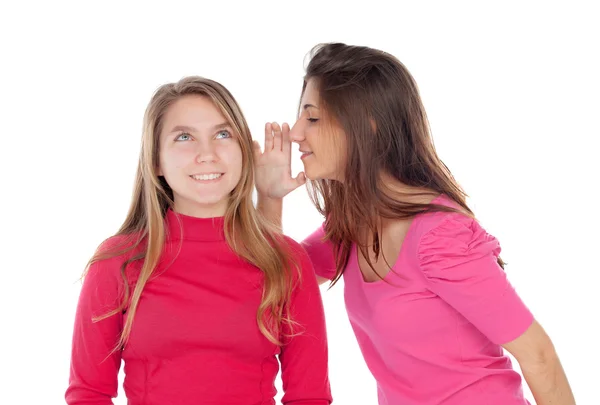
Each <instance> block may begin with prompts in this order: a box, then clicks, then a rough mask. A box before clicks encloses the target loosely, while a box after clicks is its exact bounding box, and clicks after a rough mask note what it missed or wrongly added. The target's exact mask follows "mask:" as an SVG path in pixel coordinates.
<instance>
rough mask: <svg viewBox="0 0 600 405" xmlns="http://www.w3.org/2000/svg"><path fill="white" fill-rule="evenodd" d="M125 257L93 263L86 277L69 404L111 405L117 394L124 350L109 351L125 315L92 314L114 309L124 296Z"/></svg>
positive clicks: (77, 318) (75, 335) (79, 306)
mask: <svg viewBox="0 0 600 405" xmlns="http://www.w3.org/2000/svg"><path fill="white" fill-rule="evenodd" d="M122 262H123V259H119V258H114V259H108V260H103V261H100V262H96V263H94V264H93V265H92V266H90V268H89V271H88V273H87V275H86V277H85V279H84V281H83V286H82V288H81V292H80V295H79V302H78V304H77V311H76V315H75V327H74V331H73V344H72V352H71V370H70V376H69V387H68V388H67V391H66V393H65V399H66V401H67V404H71V405H75V404H86V405H108V404H112V403H113V402H112V398H115V397H116V396H117V388H118V373H119V368H120V366H121V352H120V351H117V352H115V353H113V354H112V355H110V356H109V353H110V352H111V351H112V349H113V348H114V347H115V345H116V344H117V341H118V339H119V336H120V333H121V330H122V326H123V316H122V314H121V313H118V314H116V315H114V316H111V317H109V318H106V319H103V320H101V321H97V322H94V321H92V318H93V317H96V316H99V315H104V314H106V313H108V312H110V311H111V310H113V309H115V308H116V307H117V306H118V305H119V303H120V300H121V298H122V292H123V287H122V286H123V280H122V278H121V275H120V266H121V263H122Z"/></svg>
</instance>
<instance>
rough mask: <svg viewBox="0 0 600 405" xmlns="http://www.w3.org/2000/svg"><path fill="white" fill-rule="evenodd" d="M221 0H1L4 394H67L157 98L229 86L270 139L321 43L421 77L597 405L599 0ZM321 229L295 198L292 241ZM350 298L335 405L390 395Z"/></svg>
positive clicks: (334, 333) (302, 198)
mask: <svg viewBox="0 0 600 405" xmlns="http://www.w3.org/2000/svg"><path fill="white" fill-rule="evenodd" d="M205 3H207V4H205ZM216 3H218V2H217V1H214V2H202V1H194V2H189V3H185V4H184V3H178V2H169V3H167V2H161V4H160V5H154V4H150V3H145V4H142V3H141V2H140V3H139V4H135V5H134V4H133V3H129V2H118V3H117V2H96V3H94V5H92V3H91V2H72V3H66V2H60V1H58V2H57V1H52V2H41V1H40V2H37V3H36V2H27V3H25V2H22V3H20V4H19V5H16V4H13V5H9V4H8V2H3V3H2V6H0V44H1V52H2V53H1V58H2V62H0V69H1V71H0V85H1V87H0V103H1V105H0V107H1V108H0V130H1V131H2V138H1V141H0V145H1V147H0V165H1V174H2V188H1V190H2V191H1V192H2V198H1V199H0V204H2V205H1V209H2V217H1V219H0V224H1V229H2V238H3V242H2V244H1V245H0V246H1V247H0V248H1V260H2V261H1V278H0V300H1V303H0V311H1V322H2V323H1V324H0V325H1V336H2V342H3V343H2V348H3V350H2V352H3V354H2V356H0V370H1V376H0V387H1V388H2V396H1V399H0V402H1V403H2V404H11V405H13V404H15V405H16V404H42V403H43V404H61V403H63V399H62V397H63V394H64V391H65V389H66V386H67V378H68V371H69V356H70V339H71V331H72V322H73V316H74V311H75V305H76V301H77V297H78V294H79V289H80V284H79V283H78V282H77V279H78V277H79V276H80V274H81V272H82V270H83V268H84V265H85V263H86V261H87V260H88V258H89V257H90V255H91V254H92V253H93V251H94V249H95V248H96V246H97V245H98V244H99V243H100V242H101V241H102V240H103V239H104V238H106V237H108V236H110V235H111V234H113V233H114V232H115V231H116V230H117V228H118V227H119V225H120V224H121V222H122V221H123V219H124V218H125V214H126V210H127V207H128V204H129V198H130V195H131V189H132V185H133V176H134V172H135V168H136V163H137V155H138V147H139V142H140V136H141V124H142V115H143V112H144V109H145V107H146V104H147V102H148V101H149V99H150V96H151V95H152V93H153V91H154V90H155V89H156V88H157V87H158V86H159V85H161V84H163V83H165V82H168V81H176V80H178V79H180V78H181V77H182V76H185V75H190V74H197V75H203V76H206V77H209V78H212V79H215V80H218V81H220V82H221V83H223V84H224V85H225V86H226V87H228V88H229V89H230V90H231V92H232V93H233V94H234V96H235V97H236V98H237V100H238V101H239V103H240V104H241V106H242V108H243V110H244V112H245V114H246V116H247V119H248V121H249V123H250V127H251V129H252V131H253V134H254V136H255V137H256V138H257V139H259V140H260V142H261V143H262V142H263V139H262V137H263V126H264V123H265V122H266V121H275V120H276V121H279V122H281V121H287V122H293V121H294V116H295V111H296V106H297V103H298V99H299V96H300V89H301V84H302V75H303V72H304V71H303V67H304V62H303V60H304V56H305V54H306V53H307V52H308V51H309V50H310V48H311V47H312V46H313V45H315V44H317V43H319V42H329V41H342V42H346V43H349V44H356V45H367V46H372V47H376V48H380V49H384V50H386V51H388V52H390V53H392V54H394V55H396V56H397V57H398V58H399V59H400V60H401V61H403V62H404V63H405V64H406V66H407V67H408V68H409V70H410V71H411V72H412V74H413V75H414V77H415V78H416V80H417V82H418V84H419V86H420V89H421V92H422V96H423V100H424V103H425V106H426V109H427V111H428V114H429V117H430V121H431V125H432V129H433V135H434V139H435V142H436V146H437V148H438V152H439V154H440V155H441V157H442V159H443V160H444V161H445V162H446V164H447V165H448V166H449V167H450V169H451V170H452V171H453V173H454V174H455V176H456V177H457V179H458V180H459V182H460V183H461V184H462V185H463V186H464V187H465V188H466V190H467V192H468V193H469V194H470V196H471V199H470V204H471V206H472V208H474V210H475V212H476V214H477V216H478V217H479V218H480V220H481V221H482V223H483V224H484V226H485V227H486V228H487V229H488V231H489V232H490V233H492V234H494V235H495V236H497V237H498V238H499V239H500V241H501V243H502V245H503V258H504V259H505V260H506V261H507V262H508V267H507V272H508V274H509V277H510V279H511V281H512V282H513V284H514V285H515V286H516V288H517V290H518V291H519V293H520V294H521V296H522V297H523V299H524V300H525V301H526V303H527V304H528V305H529V307H530V308H531V310H532V311H533V312H534V314H535V315H536V317H537V318H538V320H539V321H540V322H541V323H542V325H543V326H544V327H545V329H546V330H547V331H548V333H549V334H550V336H551V337H552V339H553V341H554V343H555V346H556V348H557V350H558V352H559V355H560V357H561V359H562V362H563V365H564V368H565V369H566V371H567V374H568V377H569V379H570V382H571V385H572V388H573V390H574V392H575V395H576V398H577V399H578V404H584V405H587V404H590V405H591V404H597V403H599V402H598V401H599V399H598V398H599V395H598V394H597V384H598V381H600V372H599V371H598V365H599V364H600V354H599V351H598V338H599V333H598V320H599V319H600V317H599V315H598V312H599V309H600V299H599V298H598V297H599V295H600V294H599V293H598V281H599V277H598V271H599V270H600V265H599V261H598V253H597V252H598V250H599V242H600V237H599V236H598V233H599V229H600V221H599V215H598V210H597V208H598V200H597V193H596V191H597V189H598V184H599V182H598V179H597V177H598V174H600V170H599V169H600V165H599V163H598V156H597V150H598V149H597V145H598V143H597V140H598V137H599V135H600V131H599V128H600V125H599V123H598V117H599V114H598V112H599V111H600V109H599V107H600V105H599V104H600V103H599V97H600V96H599V94H600V85H599V84H600V83H599V79H598V74H599V72H600V64H599V62H598V59H597V58H598V49H599V46H598V42H599V41H598V39H599V38H600V30H599V29H598V17H599V16H598V12H596V11H594V10H593V9H592V6H591V5H592V3H593V2H591V1H590V2H587V3H584V2H580V1H568V2H567V1H564V2H560V3H559V2H549V1H548V2H531V1H519V2H514V3H511V2H506V1H503V2H495V3H492V2H471V3H466V2H457V1H452V2H430V1H420V2H416V1H415V2H410V3H405V2H394V6H393V7H394V8H393V9H392V8H391V7H392V6H390V5H386V4H384V3H380V2H378V1H368V2H364V3H362V4H355V5H351V4H350V3H349V2H341V1H340V2H335V4H334V2H328V1H323V2H322V3H320V4H319V3H318V2H310V1H304V2H294V3H287V4H285V5H284V4H283V3H279V2H263V3H260V2H246V3H241V2H240V3H239V4H234V3H229V2H222V4H221V5H219V6H217V5H215V4H216ZM167 4H168V5H167ZM390 4H391V3H390ZM484 4H485V5H484ZM298 157H299V156H298V152H297V149H296V148H295V150H294V170H295V171H296V172H297V171H298V170H300V169H301V163H300V161H299V159H298ZM320 222H321V218H320V217H319V215H318V214H317V213H316V212H315V210H314V209H313V207H312V205H311V204H310V202H309V200H308V197H307V194H306V192H305V190H304V189H300V190H298V191H296V192H294V193H293V194H292V195H291V196H290V197H289V198H288V199H287V200H286V204H285V211H284V227H285V231H286V233H288V234H289V235H291V236H292V237H294V238H296V239H298V240H300V239H302V238H303V237H304V236H306V235H307V234H308V233H309V232H311V231H312V230H313V229H315V228H316V227H317V226H318V225H319V224H320ZM342 290H343V286H342V284H339V285H337V286H336V287H335V288H334V289H333V290H331V291H327V292H326V291H325V288H324V289H323V299H324V302H325V307H326V315H327V322H328V327H329V340H330V353H331V355H330V376H331V377H330V378H331V383H332V390H333V394H334V403H336V404H375V403H376V392H375V385H374V382H373V379H372V377H371V376H370V374H369V372H368V370H367V368H366V366H365V365H364V362H363V360H362V357H361V355H360V353H359V351H358V347H357V344H356V342H355V340H354V336H353V334H352V332H351V329H350V326H349V323H348V320H347V317H346V313H345V310H344V306H343V302H342ZM528 395H529V394H528ZM529 398H531V397H529ZM125 402H126V401H125V398H124V396H123V393H122V391H121V393H120V397H119V399H118V400H117V401H116V403H118V404H125ZM532 403H533V402H532Z"/></svg>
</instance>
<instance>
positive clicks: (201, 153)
mask: <svg viewBox="0 0 600 405" xmlns="http://www.w3.org/2000/svg"><path fill="white" fill-rule="evenodd" d="M196 153H197V154H196V162H198V163H213V162H216V161H217V154H216V152H215V147H214V145H213V143H212V142H211V141H210V140H208V141H205V140H202V141H198V146H197V151H196Z"/></svg>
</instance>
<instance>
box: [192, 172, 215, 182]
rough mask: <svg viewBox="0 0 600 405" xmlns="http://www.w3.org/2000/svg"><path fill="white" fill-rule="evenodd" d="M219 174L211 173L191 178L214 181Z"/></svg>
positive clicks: (194, 175) (195, 175)
mask: <svg viewBox="0 0 600 405" xmlns="http://www.w3.org/2000/svg"><path fill="white" fill-rule="evenodd" d="M221 176H222V174H221V173H211V174H193V175H192V178H193V179H194V180H214V179H218V178H219V177H221Z"/></svg>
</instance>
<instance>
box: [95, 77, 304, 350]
mask: <svg viewBox="0 0 600 405" xmlns="http://www.w3.org/2000/svg"><path fill="white" fill-rule="evenodd" d="M187 95H198V96H203V97H206V98H208V99H210V100H211V101H212V102H213V103H214V105H215V106H216V107H217V108H218V109H219V110H220V111H221V113H222V114H223V115H224V116H225V118H226V119H227V121H228V123H229V125H231V126H232V128H233V129H234V131H235V132H236V135H237V138H238V139H239V142H240V147H241V150H242V176H241V179H240V181H239V183H238V184H237V186H236V187H235V189H234V190H233V191H232V192H231V195H230V199H229V204H228V208H227V211H226V213H225V236H226V239H227V242H228V244H229V245H230V246H231V248H232V249H233V250H234V252H235V253H236V254H238V255H239V256H240V257H242V258H243V259H245V260H246V261H248V262H249V263H251V264H253V265H255V266H256V267H258V268H259V269H260V270H262V272H263V273H264V276H265V284H264V291H263V295H262V301H261V303H260V305H259V308H258V313H257V321H258V325H259V328H260V330H261V332H262V333H263V335H264V336H265V337H267V338H268V339H269V340H270V341H271V342H273V343H275V344H281V342H280V340H279V337H280V325H281V323H282V322H287V323H288V324H289V325H290V326H291V325H292V324H293V322H292V320H291V318H290V312H289V308H288V306H287V305H286V303H288V302H289V299H290V296H291V291H292V289H293V285H292V282H291V280H292V279H297V278H295V277H292V276H293V273H292V271H291V268H292V265H294V266H296V270H298V268H297V264H296V263H291V262H290V257H291V255H290V251H289V248H288V245H287V243H286V242H285V240H284V238H283V236H282V235H281V233H280V232H278V231H277V229H276V228H275V227H274V226H273V225H272V224H270V223H268V222H266V220H265V219H263V217H261V216H260V215H259V214H258V212H257V211H256V210H255V208H254V204H253V202H252V192H253V190H254V154H253V145H252V137H251V134H250V130H249V128H248V124H247V123H246V120H245V118H244V115H243V113H242V110H241V109H240V107H239V105H238V104H237V102H236V100H235V99H234V97H233V96H232V95H231V93H230V92H229V91H228V90H227V89H226V88H225V87H224V86H222V85H221V84H220V83H217V82H215V81H213V80H209V79H206V78H202V77H197V76H193V77H186V78H183V79H181V80H180V81H179V82H177V83H169V84H165V85H163V86H161V87H159V88H158V89H157V90H156V92H155V93H154V95H153V97H152V99H151V101H150V103H149V104H148V107H147V109H146V113H145V116H144V127H143V135H142V147H141V152H140V157H139V163H138V169H137V175H136V179H135V187H134V193H133V198H132V201H131V205H130V208H129V213H128V214H127V218H126V219H125V222H124V223H123V225H122V226H121V228H120V229H119V231H118V232H117V234H116V235H115V236H121V238H119V240H122V242H121V243H119V244H118V245H117V246H113V248H111V249H108V250H107V249H102V247H101V248H99V249H98V250H97V252H96V254H95V255H94V256H93V257H92V259H91V260H90V261H89V263H88V266H87V268H86V272H87V270H89V266H91V265H92V264H93V263H95V262H97V261H100V260H105V259H108V258H111V257H115V256H120V255H123V254H125V253H127V252H131V251H135V252H140V253H138V254H135V255H133V256H132V257H129V258H127V260H125V262H124V263H123V264H122V266H121V275H122V278H123V282H124V296H123V299H122V301H121V303H120V305H119V306H118V307H117V308H115V309H114V310H113V311H111V312H109V313H107V314H105V315H102V316H100V317H98V318H95V319H94V320H95V321H98V320H101V319H104V318H107V317H110V316H112V315H115V314H117V313H119V312H124V311H127V312H128V314H129V315H128V317H127V320H126V322H125V324H124V326H123V331H122V333H121V336H120V338H119V342H118V345H117V347H116V348H115V350H118V349H120V348H122V347H123V346H124V345H125V344H126V342H127V339H128V337H129V334H130V333H131V327H132V324H133V319H134V316H135V312H136V309H137V306H138V303H139V300H140V296H141V294H142V292H143V289H144V286H145V284H146V282H147V281H148V280H149V279H150V277H151V276H152V274H153V272H154V270H155V268H156V266H157V263H158V261H159V258H160V254H161V251H162V248H163V245H164V243H165V226H164V217H165V214H166V211H167V210H168V209H169V208H170V207H173V204H174V202H173V191H172V190H171V188H170V187H169V185H168V184H167V183H166V181H165V180H164V178H163V177H162V176H161V177H159V176H158V175H157V173H156V168H157V167H158V164H159V160H158V156H159V135H160V133H161V130H162V123H163V117H164V115H165V112H166V111H167V109H168V108H169V106H171V105H172V104H173V103H174V102H175V101H176V100H178V99H179V98H181V97H183V96H187ZM130 256H131V255H130ZM136 260H143V265H142V268H141V271H140V273H139V275H138V276H137V281H136V283H135V287H134V288H133V292H132V293H131V292H130V287H129V281H128V274H127V271H126V270H127V266H128V265H129V264H130V263H131V262H133V261H136ZM84 274H85V273H84ZM297 274H298V276H299V271H298V272H297ZM226 287H227V286H223V288H226Z"/></svg>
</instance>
